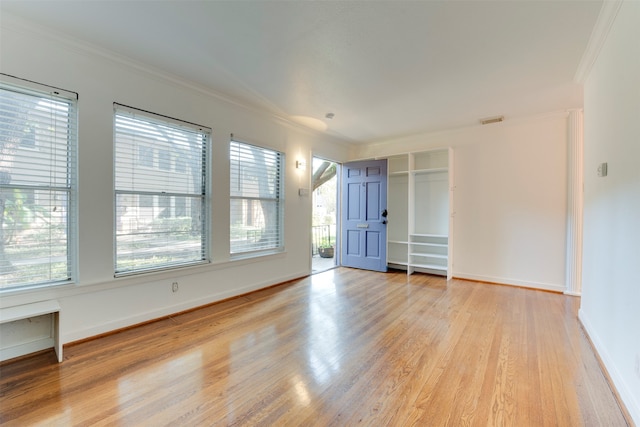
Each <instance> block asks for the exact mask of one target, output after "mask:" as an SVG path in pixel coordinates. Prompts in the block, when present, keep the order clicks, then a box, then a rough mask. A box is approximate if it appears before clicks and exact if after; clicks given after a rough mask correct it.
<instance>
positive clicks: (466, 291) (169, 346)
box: [0, 268, 626, 427]
mask: <svg viewBox="0 0 640 427" xmlns="http://www.w3.org/2000/svg"><path fill="white" fill-rule="evenodd" d="M578 305H579V299H578V298H575V297H568V296H564V295H560V294H554V293H549V292H541V291H535V290H528V289H521V288H515V287H508V286H498V285H490V284H482V283H474V282H469V281H458V280H453V281H450V282H449V283H447V282H446V281H445V280H443V279H442V278H439V277H434V276H429V275H422V274H415V275H412V276H410V277H409V278H407V276H406V274H405V273H404V272H397V273H387V274H384V273H372V272H365V271H361V270H353V269H345V268H339V269H335V270H330V271H327V272H324V273H321V274H317V275H314V276H311V277H308V278H305V279H301V280H297V281H293V282H289V283H285V284H283V285H280V286H277V287H273V288H270V289H266V290H262V291H259V292H255V293H252V294H249V295H245V296H242V297H239V298H235V299H232V300H228V301H224V302H221V303H217V304H214V305H210V306H207V307H204V308H201V309H198V310H195V311H191V312H188V313H184V314H181V315H176V316H172V317H170V318H166V319H163V320H160V321H157V322H153V323H149V324H146V325H143V326H140V327H136V328H132V329H129V330H125V331H122V332H119V333H115V334H112V335H108V336H105V337H101V338H98V339H95V340H91V341H86V342H83V343H79V344H75V345H70V346H67V347H66V348H65V360H64V362H63V363H61V364H58V363H56V360H55V355H54V354H53V351H48V352H45V353H41V354H38V355H34V356H31V357H26V358H23V359H20V360H16V361H12V362H9V363H5V364H3V365H1V366H0V399H1V400H0V411H1V414H0V423H2V424H3V425H18V426H26V425H46V426H53V425H64V426H67V425H98V426H100V425H122V426H124V425H145V426H161V425H185V426H192V425H205V426H209V425H221V426H222V425H224V426H227V425H238V426H245V425H246V426H254V425H265V426H274V425H278V426H281V425H282V426H315V425H318V426H351V425H368V426H404V425H418V426H445V425H451V426H466V425H470V426H485V425H490V426H518V427H520V426H624V425H626V423H625V420H624V417H623V416H622V413H621V411H620V409H619V407H618V406H617V403H616V401H615V399H614V396H613V394H612V392H611V390H610V389H609V387H608V385H607V382H606V380H605V378H604V376H603V373H602V371H601V370H600V367H599V365H598V363H597V360H596V358H595V356H594V353H593V351H592V349H591V348H590V346H589V343H588V341H587V340H586V338H585V336H584V333H583V331H582V329H581V328H580V325H579V323H578V321H577V309H578Z"/></svg>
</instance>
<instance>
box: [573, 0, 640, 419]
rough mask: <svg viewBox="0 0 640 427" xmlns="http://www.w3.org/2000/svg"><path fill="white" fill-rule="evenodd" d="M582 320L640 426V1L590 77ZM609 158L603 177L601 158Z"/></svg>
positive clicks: (616, 27) (620, 17) (613, 33)
mask: <svg viewBox="0 0 640 427" xmlns="http://www.w3.org/2000/svg"><path fill="white" fill-rule="evenodd" d="M584 111H585V120H584V122H585V168H584V170H585V177H584V184H585V194H584V247H583V254H584V255H583V256H584V258H583V260H584V262H583V270H582V278H583V279H582V281H583V285H582V301H581V309H580V318H581V320H582V322H583V324H584V325H585V327H586V329H587V331H588V333H589V335H590V337H591V339H592V341H593V342H594V344H595V345H596V348H597V350H598V353H599V354H600V356H601V359H602V360H603V361H604V363H605V365H606V367H607V370H608V371H609V374H610V376H611V377H612V379H613V382H614V383H615V385H616V388H617V389H618V392H619V393H620V395H621V397H622V399H623V401H624V402H625V404H626V406H627V409H628V410H629V411H630V413H631V415H632V417H633V418H634V420H635V422H636V423H637V424H639V425H640V309H639V308H640V2H637V1H629V2H624V3H623V4H622V6H621V8H620V10H619V11H618V14H617V17H616V20H615V21H614V24H613V26H612V28H611V30H610V32H609V35H608V36H607V39H606V42H605V44H604V46H603V48H602V50H601V51H600V54H599V56H598V58H597V60H596V62H595V64H594V66H593V68H592V69H591V72H590V73H589V75H588V78H587V80H586V82H585V101H584ZM602 162H607V163H608V176H607V177H603V178H599V177H598V176H597V173H596V170H597V167H598V164H600V163H602Z"/></svg>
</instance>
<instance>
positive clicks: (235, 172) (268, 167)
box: [229, 141, 284, 254]
mask: <svg viewBox="0 0 640 427" xmlns="http://www.w3.org/2000/svg"><path fill="white" fill-rule="evenodd" d="M229 155H230V163H231V176H230V179H231V229H230V237H231V241H230V247H231V254H247V253H251V252H276V251H281V250H283V248H284V239H283V223H284V222H283V200H282V195H283V183H284V179H283V172H284V171H283V164H284V154H282V153H279V152H277V151H273V150H268V149H265V148H260V147H256V146H253V145H249V144H245V143H242V142H237V141H231V143H230V147H229Z"/></svg>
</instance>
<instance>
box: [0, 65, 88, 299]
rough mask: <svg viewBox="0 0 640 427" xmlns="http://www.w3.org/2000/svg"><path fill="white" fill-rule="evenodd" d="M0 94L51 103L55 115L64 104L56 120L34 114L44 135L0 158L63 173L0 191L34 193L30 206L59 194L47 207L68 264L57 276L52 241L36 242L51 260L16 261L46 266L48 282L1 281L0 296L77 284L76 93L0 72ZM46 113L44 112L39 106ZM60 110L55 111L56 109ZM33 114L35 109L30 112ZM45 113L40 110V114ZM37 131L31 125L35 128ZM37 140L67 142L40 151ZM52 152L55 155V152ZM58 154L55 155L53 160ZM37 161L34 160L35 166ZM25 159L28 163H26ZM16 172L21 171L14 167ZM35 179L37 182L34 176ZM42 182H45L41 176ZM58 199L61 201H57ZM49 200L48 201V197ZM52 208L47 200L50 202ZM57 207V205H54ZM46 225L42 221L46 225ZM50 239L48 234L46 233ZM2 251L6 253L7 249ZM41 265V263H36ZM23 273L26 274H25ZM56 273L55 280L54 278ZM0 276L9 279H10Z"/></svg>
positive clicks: (26, 171) (1, 186) (6, 186)
mask: <svg viewBox="0 0 640 427" xmlns="http://www.w3.org/2000/svg"><path fill="white" fill-rule="evenodd" d="M0 91H2V93H3V94H4V93H6V92H13V93H18V94H21V95H26V96H33V97H35V98H39V99H40V102H39V103H38V104H39V105H40V103H42V102H44V103H45V104H46V103H47V102H48V103H51V105H52V106H51V107H50V108H51V111H53V108H54V107H53V105H55V104H57V105H59V106H60V108H62V105H63V104H64V105H65V108H67V114H66V115H64V116H60V117H63V118H62V120H61V121H60V120H59V119H58V116H53V115H50V116H49V118H47V117H46V116H43V115H42V114H41V113H38V114H37V116H38V117H37V119H35V118H34V119H33V120H37V124H38V125H40V127H39V128H40V129H41V131H42V130H44V127H43V126H47V129H46V136H41V137H37V136H36V135H35V134H34V135H33V137H34V138H35V139H34V144H33V145H31V144H29V145H28V146H21V147H19V148H18V149H16V150H15V153H14V154H13V157H14V160H7V159H6V158H4V159H3V157H4V154H7V153H0V162H4V161H15V158H16V156H18V155H23V156H28V157H29V158H31V159H32V160H31V161H32V162H35V163H34V165H37V164H38V163H37V162H42V161H46V162H48V163H46V168H54V167H56V163H58V166H57V169H58V170H60V169H64V170H66V173H65V174H63V177H60V179H58V178H59V177H55V178H54V176H53V175H49V183H48V184H46V183H44V182H43V181H41V182H40V183H35V182H34V183H28V182H26V183H23V184H20V183H15V181H18V182H19V181H20V179H18V180H16V179H12V181H14V182H13V183H12V182H11V181H10V182H9V183H5V184H0V191H5V192H15V191H20V190H22V191H28V192H29V194H33V195H34V196H33V197H34V199H33V200H34V201H35V200H37V198H38V196H37V194H38V193H40V194H46V193H47V192H49V193H50V194H57V196H56V197H55V199H54V200H55V206H53V207H51V212H57V215H56V214H54V213H51V215H55V216H56V222H58V223H60V224H61V225H62V228H63V229H64V230H65V233H66V234H65V237H66V242H65V243H66V244H65V246H66V247H65V250H64V252H65V254H64V258H65V261H64V263H66V264H65V265H63V266H62V270H64V271H65V272H64V273H59V274H58V273H56V271H57V270H60V268H59V267H58V268H57V269H56V268H55V265H56V264H59V263H60V256H59V255H56V254H55V249H53V247H52V246H51V245H53V240H54V238H53V237H52V238H50V240H49V241H48V245H49V246H47V245H43V244H42V243H39V246H40V247H42V246H44V247H45V249H46V248H47V247H48V248H49V256H48V257H47V256H45V257H42V256H38V257H37V258H38V259H30V258H29V256H28V255H25V258H20V261H23V262H27V263H29V262H32V263H34V264H39V265H45V266H46V265H48V267H46V268H45V270H48V271H49V273H48V275H49V277H48V278H41V279H36V278H31V280H25V279H26V276H25V277H24V278H22V280H23V281H21V282H16V283H7V284H4V283H2V281H1V280H0V292H4V291H13V290H22V289H31V288H38V287H49V286H57V285H64V284H69V283H72V282H73V281H74V280H75V277H76V272H77V255H76V253H77V250H76V248H77V235H78V233H77V173H78V168H77V145H78V94H77V93H76V92H71V91H67V90H63V89H60V88H56V87H52V86H48V85H44V84H40V83H36V82H32V81H29V80H24V79H20V78H17V77H14V76H9V75H7V74H4V73H0ZM41 108H44V107H41ZM58 109H59V108H58ZM33 111H34V112H36V110H35V109H34V110H33ZM43 111H44V110H43ZM34 126H35V125H34ZM33 129H34V130H33V132H35V127H34V128H33ZM38 138H47V139H48V140H49V141H51V140H53V139H54V138H55V139H61V140H65V139H66V144H65V145H60V143H59V142H56V143H55V144H56V147H55V148H54V147H52V146H50V145H47V144H46V143H43V142H42V141H40V146H39V145H38ZM46 147H50V148H49V149H50V150H51V151H50V154H48V155H46V157H43V156H42V155H41V154H42V150H43V149H47V148H46ZM54 150H55V151H54ZM54 153H57V155H53V154H54ZM36 159H37V161H36ZM24 160H28V159H24ZM60 162H64V165H63V166H62V167H60V166H59V163H60ZM15 167H19V166H15V165H14V168H15ZM35 172H36V169H31V170H30V169H29V167H27V166H25V168H24V170H23V174H29V173H34V174H35ZM11 173H13V174H15V173H16V170H15V169H14V170H12V172H11ZM32 176H33V177H34V178H35V179H34V181H35V180H37V179H38V177H36V176H35V175H32ZM39 178H43V177H39ZM25 179H26V181H29V180H30V178H29V177H28V175H27V176H26V178H23V179H22V180H23V181H25ZM60 196H62V197H60ZM48 197H50V196H48ZM50 203H51V201H50ZM58 204H59V205H58ZM45 222H46V221H45ZM49 226H50V227H51V226H52V223H51V222H50V223H49ZM49 235H50V236H51V235H52V234H51V233H50V234H49ZM16 244H17V243H16ZM21 244H22V245H24V244H26V242H22V243H21ZM5 249H6V248H5ZM43 258H44V259H46V258H49V261H48V263H47V262H44V263H43V262H41V260H42V259H43ZM38 261H40V262H38ZM23 271H24V270H23ZM0 272H3V270H2V267H1V266H0ZM56 274H58V276H59V277H54V276H56ZM2 276H5V277H11V276H10V274H8V275H4V274H2ZM17 279H18V280H19V278H9V279H7V280H17Z"/></svg>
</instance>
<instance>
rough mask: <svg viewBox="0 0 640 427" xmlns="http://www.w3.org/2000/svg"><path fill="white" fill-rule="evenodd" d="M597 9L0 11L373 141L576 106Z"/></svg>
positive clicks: (402, 6) (48, 4) (481, 5)
mask: <svg viewBox="0 0 640 427" xmlns="http://www.w3.org/2000/svg"><path fill="white" fill-rule="evenodd" d="M601 6H602V1H600V0H599V1H587V0H577V1H567V0H561V1H553V0H547V1H514V0H511V1H508V0H505V1H484V0H475V1H451V0H450V1H401V0H395V1H145V0H128V1H106V0H93V1H82V2H81V1H69V0H56V1H41V0H33V1H23V0H20V1H16V0H3V1H2V2H1V6H0V7H1V10H0V11H8V12H10V13H12V14H14V15H18V16H22V17H24V18H26V19H29V20H32V21H35V22H36V23H39V24H41V25H45V26H48V27H51V28H53V29H55V30H57V31H60V32H63V33H66V34H68V35H71V36H73V37H76V38H79V39H81V40H83V41H85V42H87V43H90V44H93V45H96V46H100V47H102V48H104V49H108V50H111V51H114V52H116V53H118V54H121V55H124V56H127V57H130V58H132V59H135V60H136V61H138V62H143V63H147V64H149V65H151V66H153V67H156V68H159V69H162V70H164V71H167V72H169V73H171V74H174V75H177V76H180V77H182V78H184V79H188V80H190V81H193V82H195V83H198V84H200V85H204V86H206V87H208V88H210V89H212V90H214V91H216V92H219V93H221V94H224V95H227V96H231V97H233V98H235V99H238V100H240V101H241V102H243V103H246V104H251V105H256V106H258V107H260V108H263V109H266V110H268V111H270V112H272V113H274V114H277V115H279V116H283V117H289V118H291V117H293V116H304V117H310V118H314V119H319V120H321V121H323V122H325V123H326V124H327V125H328V129H327V132H329V133H331V134H333V135H335V136H339V137H342V138H345V139H347V140H350V141H352V142H369V141H376V140H382V139H387V138H392V137H397V136H403V135H409V134H415V133H422V132H430V131H436V130H442V129H449V128H455V127H461V126H469V125H473V124H477V123H478V119H480V118H485V117H489V116H494V115H504V116H505V117H506V118H507V119H509V118H510V117H517V116H526V115H534V114H541V113H546V112H550V111H557V110H562V109H565V108H572V107H580V106H582V88H581V86H580V85H578V84H577V83H575V82H574V80H573V78H574V75H575V72H576V70H577V68H578V65H579V63H580V59H581V57H582V54H583V52H584V50H585V48H586V46H587V43H588V41H589V37H590V35H591V31H592V29H593V27H594V24H595V22H596V19H597V17H598V13H599V11H600V8H601ZM0 16H1V15H0ZM327 112H333V113H335V118H334V119H333V120H328V119H326V118H325V114H326V113H327Z"/></svg>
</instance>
